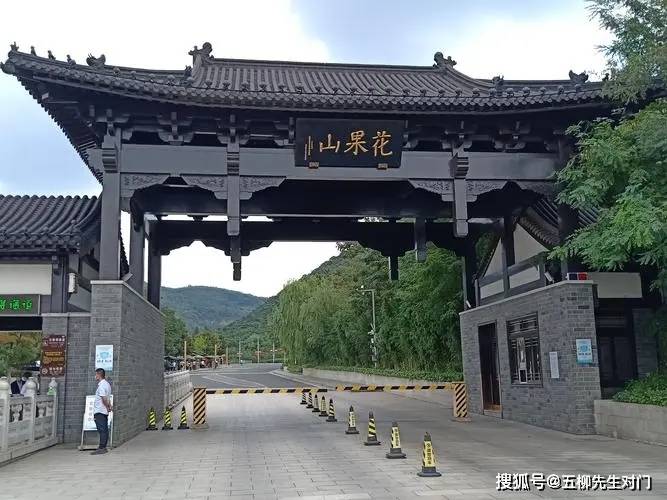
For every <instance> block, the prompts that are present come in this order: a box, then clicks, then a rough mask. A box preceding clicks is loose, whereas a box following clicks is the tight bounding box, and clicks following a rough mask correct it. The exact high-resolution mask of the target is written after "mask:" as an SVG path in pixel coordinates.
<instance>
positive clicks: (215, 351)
mask: <svg viewBox="0 0 667 500" xmlns="http://www.w3.org/2000/svg"><path fill="white" fill-rule="evenodd" d="M213 362H214V363H215V368H217V367H218V344H215V345H214V346H213Z"/></svg>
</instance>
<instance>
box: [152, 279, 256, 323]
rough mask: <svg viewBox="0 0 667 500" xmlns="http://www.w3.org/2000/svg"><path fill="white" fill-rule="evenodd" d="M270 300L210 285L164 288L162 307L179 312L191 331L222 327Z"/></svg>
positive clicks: (161, 295) (161, 297)
mask: <svg viewBox="0 0 667 500" xmlns="http://www.w3.org/2000/svg"><path fill="white" fill-rule="evenodd" d="M266 301H267V299H266V298H264V297H256V296H255V295H250V294H246V293H241V292H235V291H233V290H226V289H224V288H216V287H210V286H187V287H183V288H167V287H162V290H161V293H160V305H161V306H162V307H168V308H169V309H173V310H174V311H176V313H177V314H178V316H180V317H181V318H182V319H183V321H185V324H186V325H187V326H188V329H190V330H193V329H194V328H200V329H202V328H216V329H217V328H221V327H223V326H225V325H227V324H229V323H232V322H234V321H236V320H238V319H240V318H242V317H244V316H246V315H247V314H248V313H250V312H251V311H253V310H255V309H256V308H257V307H259V306H261V305H262V304H264V303H265V302H266Z"/></svg>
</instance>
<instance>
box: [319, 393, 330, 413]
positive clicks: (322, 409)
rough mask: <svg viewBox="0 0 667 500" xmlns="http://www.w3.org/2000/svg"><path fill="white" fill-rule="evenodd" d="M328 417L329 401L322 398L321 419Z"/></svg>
mask: <svg viewBox="0 0 667 500" xmlns="http://www.w3.org/2000/svg"><path fill="white" fill-rule="evenodd" d="M327 415H328V413H327V399H326V398H325V397H324V396H322V397H321V398H320V417H326V416H327Z"/></svg>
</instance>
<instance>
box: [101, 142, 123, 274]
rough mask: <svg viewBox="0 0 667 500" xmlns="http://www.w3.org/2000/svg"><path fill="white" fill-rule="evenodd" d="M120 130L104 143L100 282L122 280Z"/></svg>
mask: <svg viewBox="0 0 667 500" xmlns="http://www.w3.org/2000/svg"><path fill="white" fill-rule="evenodd" d="M120 137H121V132H120V130H117V131H116V135H109V134H107V135H106V136H105V137H104V142H103V143H102V166H103V167H104V178H103V181H102V223H101V229H100V273H99V277H100V279H101V280H117V279H118V278H119V277H120V237H119V236H120V172H119V163H120V162H119V156H120Z"/></svg>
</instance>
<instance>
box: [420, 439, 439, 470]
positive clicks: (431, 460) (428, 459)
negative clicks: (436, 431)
mask: <svg viewBox="0 0 667 500" xmlns="http://www.w3.org/2000/svg"><path fill="white" fill-rule="evenodd" d="M417 475H418V476H420V477H440V476H442V474H440V473H439V472H438V471H437V470H435V452H434V451H433V443H431V435H430V434H429V433H428V432H427V433H426V434H424V452H423V456H422V470H421V472H417Z"/></svg>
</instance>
